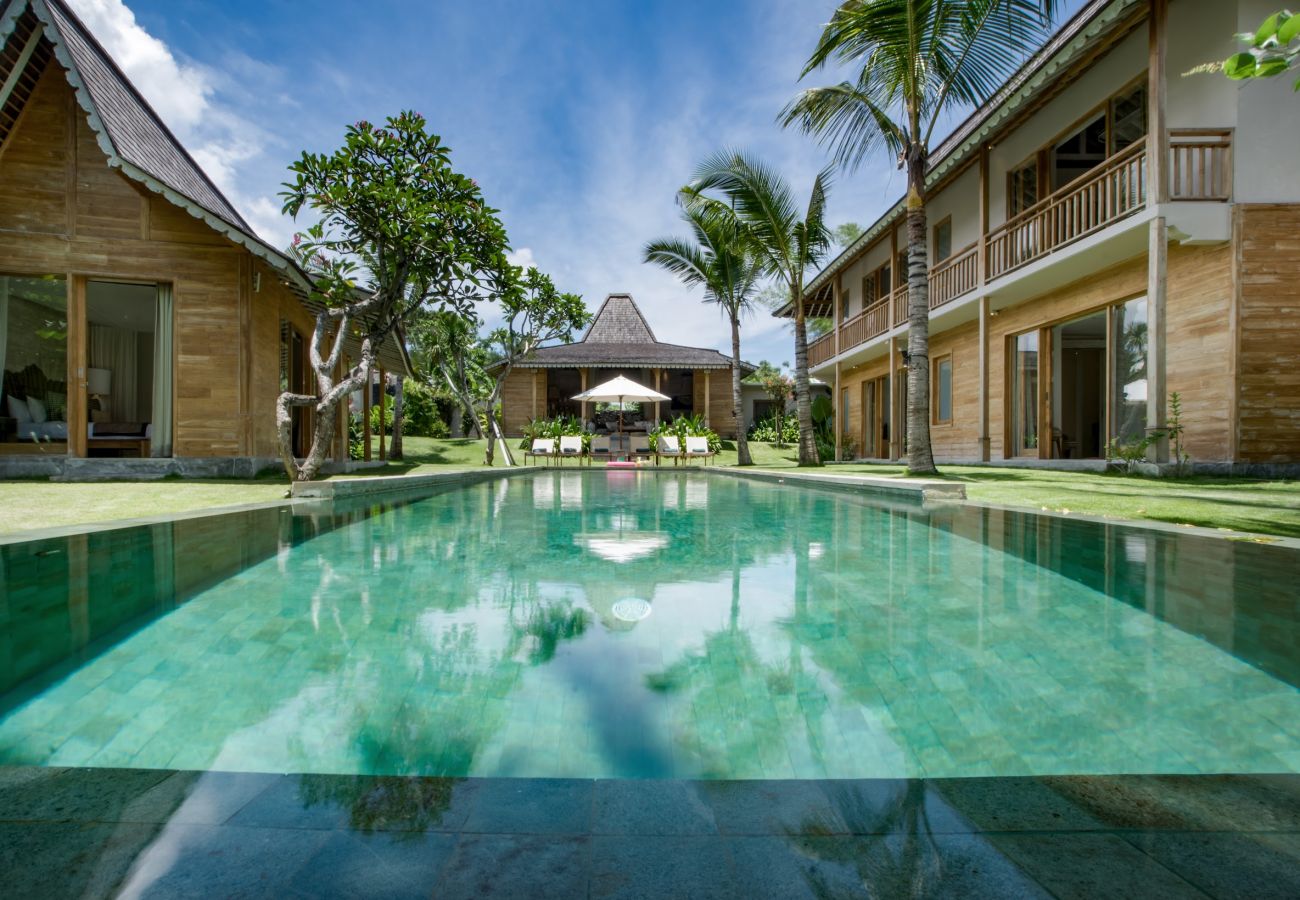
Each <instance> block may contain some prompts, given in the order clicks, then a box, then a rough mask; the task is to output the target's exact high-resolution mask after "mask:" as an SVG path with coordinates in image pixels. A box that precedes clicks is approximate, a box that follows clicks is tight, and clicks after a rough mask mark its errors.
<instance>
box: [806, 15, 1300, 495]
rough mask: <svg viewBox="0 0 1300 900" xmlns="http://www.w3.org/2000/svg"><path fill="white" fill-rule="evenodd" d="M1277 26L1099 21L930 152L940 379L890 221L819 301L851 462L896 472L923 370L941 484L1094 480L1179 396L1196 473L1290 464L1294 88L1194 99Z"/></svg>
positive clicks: (843, 445)
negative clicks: (1065, 476) (955, 468)
mask: <svg viewBox="0 0 1300 900" xmlns="http://www.w3.org/2000/svg"><path fill="white" fill-rule="evenodd" d="M1274 11H1275V7H1274V6H1270V5H1269V4H1268V3H1262V2H1257V0H1172V2H1168V0H1090V2H1087V3H1084V4H1083V5H1082V7H1081V8H1080V9H1079V11H1078V12H1077V14H1075V15H1074V16H1073V17H1072V18H1071V19H1070V20H1069V21H1067V22H1065V23H1064V24H1063V25H1062V27H1061V29H1060V31H1059V32H1058V33H1057V35H1056V36H1055V37H1054V38H1052V39H1051V40H1050V41H1048V42H1047V44H1046V46H1044V47H1043V48H1042V50H1041V51H1040V52H1039V53H1038V54H1037V55H1036V56H1035V57H1033V58H1032V59H1031V60H1029V61H1028V63H1027V64H1026V65H1025V66H1023V67H1022V68H1020V69H1018V70H1017V72H1016V74H1015V75H1014V76H1013V78H1012V79H1011V80H1010V81H1008V82H1007V84H1006V85H1005V86H1004V87H1003V88H1002V89H1001V90H1000V91H999V92H998V93H997V94H996V95H995V96H994V98H993V99H992V100H991V101H990V102H989V103H988V104H986V105H985V106H983V107H981V108H980V109H977V110H975V111H974V112H973V113H972V114H971V116H970V118H969V119H968V120H967V121H966V122H964V123H962V124H961V125H960V126H959V127H958V128H957V129H956V130H955V131H954V132H953V133H952V134H951V135H950V136H949V137H948V138H946V139H945V140H944V141H943V142H942V143H941V144H940V145H939V146H937V147H936V148H935V149H934V152H933V153H932V154H931V155H930V160H929V175H928V181H929V190H928V206H927V213H928V224H929V233H928V235H927V237H928V238H929V240H928V243H929V247H928V251H929V257H930V263H931V268H930V280H929V307H930V347H929V350H930V357H929V359H928V360H914V359H909V358H908V357H907V355H906V354H905V352H904V351H906V350H907V349H908V343H907V341H908V336H907V330H908V325H907V284H906V282H907V279H906V271H907V261H906V248H907V235H906V231H907V229H906V222H905V215H906V210H905V208H904V202H903V201H902V200H899V202H898V203H897V204H896V205H895V206H894V207H893V208H891V209H890V210H889V211H888V212H886V213H885V215H883V216H881V217H880V218H879V219H878V220H877V221H875V222H874V223H872V224H871V225H870V226H869V227H868V228H867V229H866V231H865V232H863V234H862V236H861V237H860V238H859V239H858V240H857V241H855V242H854V243H853V244H852V245H851V246H849V247H848V248H847V249H846V250H845V251H844V252H843V253H842V254H840V256H839V257H838V258H837V259H835V260H834V261H832V262H831V263H830V265H828V266H827V267H826V268H825V269H824V270H823V271H821V272H820V273H819V274H817V275H816V277H815V278H813V279H811V280H810V281H809V284H808V292H809V297H810V298H811V300H810V303H809V312H810V314H811V315H816V316H826V317H829V318H831V319H833V321H834V322H835V327H834V329H833V330H832V331H831V332H830V333H829V334H827V335H826V336H825V337H822V338H821V339H819V340H817V341H816V342H814V343H813V344H812V345H811V346H810V348H809V362H810V370H811V372H812V373H813V374H814V375H815V376H817V377H819V378H821V379H822V380H824V381H827V382H829V383H831V384H833V385H834V387H835V404H836V407H837V413H838V414H837V417H836V419H837V421H838V422H840V423H841V425H840V428H838V429H837V431H838V432H839V447H840V455H841V456H842V457H845V458H847V457H860V458H874V459H898V458H900V457H901V456H902V455H903V454H904V443H905V441H906V434H905V428H906V416H905V415H904V410H905V408H906V380H907V379H906V376H907V372H906V368H907V367H908V366H909V365H925V366H928V367H929V368H930V382H931V385H932V397H931V417H932V418H931V437H932V445H933V448H934V454H935V457H936V459H938V460H939V461H940V462H944V461H948V462H959V461H980V460H984V461H1021V460H1026V459H1030V460H1083V459H1098V458H1101V457H1103V456H1104V455H1105V452H1106V445H1107V443H1108V442H1109V441H1111V440H1112V439H1117V440H1119V441H1122V442H1135V441H1137V440H1140V439H1141V438H1142V437H1143V436H1144V435H1145V434H1146V433H1148V431H1159V430H1160V429H1162V428H1164V426H1165V425H1166V423H1167V422H1168V419H1169V414H1170V409H1169V396H1170V394H1171V393H1172V392H1178V394H1179V395H1180V398H1181V402H1182V424H1183V427H1184V429H1185V430H1184V435H1183V437H1184V446H1185V447H1186V449H1187V450H1188V451H1189V452H1190V454H1191V456H1192V459H1193V460H1194V461H1195V462H1197V463H1201V464H1209V465H1212V466H1216V467H1218V468H1220V469H1241V468H1243V467H1254V468H1256V469H1258V470H1261V471H1264V470H1273V471H1281V469H1280V468H1278V467H1290V468H1291V469H1292V470H1294V468H1295V467H1296V465H1297V464H1300V375H1298V374H1297V366H1296V361H1297V358H1298V354H1300V253H1297V247H1298V246H1300V245H1298V244H1297V235H1298V234H1300V181H1297V180H1296V179H1295V178H1294V177H1293V176H1292V172H1293V169H1294V165H1293V164H1294V160H1295V159H1296V155H1297V150H1296V148H1297V147H1300V102H1298V101H1297V98H1296V95H1295V94H1294V93H1293V92H1292V90H1291V84H1292V82H1293V81H1294V78H1291V79H1287V78H1277V79H1272V80H1265V81H1259V82H1251V83H1241V82H1233V81H1229V80H1228V79H1227V78H1225V77H1223V76H1222V75H1219V74H1204V75H1184V73H1186V72H1187V71H1188V70H1189V69H1192V68H1193V67H1195V66H1197V65H1198V64H1201V63H1205V62H1207V61H1210V60H1221V59H1225V58H1226V57H1228V56H1229V55H1230V54H1232V53H1233V52H1234V51H1235V50H1236V49H1237V42H1236V40H1235V39H1234V37H1233V36H1234V35H1235V34H1236V33H1239V32H1254V31H1255V29H1257V28H1258V27H1259V24H1260V22H1262V21H1263V20H1264V19H1265V17H1267V16H1268V15H1269V14H1271V13H1272V12H1274ZM786 314H788V310H787V311H786ZM1159 452H1160V453H1162V454H1164V453H1166V452H1167V450H1166V449H1165V448H1164V447H1163V446H1161V447H1159Z"/></svg>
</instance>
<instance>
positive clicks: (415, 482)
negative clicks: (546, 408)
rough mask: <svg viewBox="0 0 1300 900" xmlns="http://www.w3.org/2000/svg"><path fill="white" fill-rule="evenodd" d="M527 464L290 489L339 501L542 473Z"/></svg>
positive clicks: (340, 480) (349, 480)
mask: <svg viewBox="0 0 1300 900" xmlns="http://www.w3.org/2000/svg"><path fill="white" fill-rule="evenodd" d="M540 471H544V470H543V469H537V468H529V467H526V466H515V467H509V466H507V467H502V468H499V469H461V470H459V471H455V472H432V473H430V474H428V475H376V476H375V477H373V478H331V479H329V480H328V481H297V482H294V484H293V487H292V489H291V496H292V497H293V499H294V500H339V499H342V498H344V497H365V496H371V495H374V494H388V493H393V492H395V491H411V490H418V489H419V488H422V487H428V486H430V485H438V484H473V483H475V482H478V481H490V480H493V479H497V478H509V477H511V476H512V475H524V474H528V473H530V472H534V473H535V472H540Z"/></svg>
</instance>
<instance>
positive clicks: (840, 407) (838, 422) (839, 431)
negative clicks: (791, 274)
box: [835, 279, 845, 462]
mask: <svg viewBox="0 0 1300 900" xmlns="http://www.w3.org/2000/svg"><path fill="white" fill-rule="evenodd" d="M836 283H837V284H838V283H839V279H836ZM835 294H836V304H835V307H836V311H837V312H838V311H839V302H838V301H839V291H838V290H837V291H836V292H835ZM839 333H840V326H839V318H838V316H837V317H836V319H835V343H836V344H837V345H838V344H839V340H840V339H839ZM838 349H839V347H838V346H836V350H838ZM843 417H844V391H843V390H841V389H840V361H839V360H836V361H835V461H836V462H839V461H840V460H841V459H842V458H843V455H844V448H843V446H842V444H843V440H842V437H841V436H842V435H843V433H844V425H845V422H844V418H843Z"/></svg>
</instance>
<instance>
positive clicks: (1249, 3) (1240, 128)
mask: <svg viewBox="0 0 1300 900" xmlns="http://www.w3.org/2000/svg"><path fill="white" fill-rule="evenodd" d="M1283 6H1289V7H1290V8H1291V9H1292V10H1293V11H1300V7H1297V5H1296V4H1294V3H1291V4H1285V3H1280V2H1278V0H1241V3H1240V5H1239V9H1238V15H1237V21H1236V28H1235V30H1237V31H1255V30H1256V29H1258V28H1259V26H1260V24H1261V23H1262V22H1263V21H1264V19H1266V18H1268V17H1269V16H1270V15H1272V14H1273V13H1275V12H1277V11H1278V9H1279V8H1281V7H1283ZM1228 49H1229V52H1231V51H1233V50H1235V49H1236V44H1235V43H1233V44H1230V45H1229V46H1228ZM1226 55H1228V54H1226V53H1225V54H1224V56H1226ZM1207 77H1210V76H1207ZM1297 77H1298V75H1297V73H1296V72H1295V71H1294V70H1293V71H1291V72H1289V73H1287V74H1286V75H1283V76H1281V77H1278V78H1270V79H1265V80H1260V81H1248V82H1244V83H1237V82H1232V81H1229V80H1228V79H1226V78H1224V79H1222V81H1223V82H1224V83H1225V84H1227V85H1228V87H1229V88H1230V89H1231V90H1232V91H1234V92H1235V93H1236V97H1237V123H1236V124H1237V133H1236V135H1235V137H1234V138H1233V158H1234V162H1235V171H1234V172H1233V198H1234V199H1235V200H1236V201H1237V202H1238V203H1297V202H1300V178H1297V177H1296V163H1297V160H1300V93H1297V92H1296V91H1294V90H1292V85H1294V84H1295V81H1296V78H1297Z"/></svg>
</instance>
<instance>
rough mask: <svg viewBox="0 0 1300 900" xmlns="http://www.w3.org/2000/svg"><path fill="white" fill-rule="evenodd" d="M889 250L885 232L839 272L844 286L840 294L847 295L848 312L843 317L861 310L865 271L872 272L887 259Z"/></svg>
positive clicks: (846, 317)
mask: <svg viewBox="0 0 1300 900" xmlns="http://www.w3.org/2000/svg"><path fill="white" fill-rule="evenodd" d="M889 251H890V243H889V235H888V233H886V234H885V235H884V237H883V238H882V239H881V240H879V241H878V242H877V243H876V245H875V246H873V247H872V248H871V249H870V250H868V251H867V252H866V253H864V254H863V255H862V256H861V257H859V258H858V260H857V261H856V262H854V263H853V265H851V266H849V267H848V268H847V269H845V270H844V271H843V272H842V273H841V274H840V284H842V285H843V287H844V294H843V295H842V296H843V297H847V298H848V300H849V305H848V312H847V313H846V314H845V315H844V318H845V319H848V318H850V317H852V316H856V315H857V314H858V313H860V312H862V279H863V278H864V277H865V276H866V275H867V273H869V272H874V271H875V270H876V269H877V268H879V267H880V266H881V265H882V264H883V263H886V262H888V261H889Z"/></svg>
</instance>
